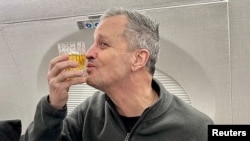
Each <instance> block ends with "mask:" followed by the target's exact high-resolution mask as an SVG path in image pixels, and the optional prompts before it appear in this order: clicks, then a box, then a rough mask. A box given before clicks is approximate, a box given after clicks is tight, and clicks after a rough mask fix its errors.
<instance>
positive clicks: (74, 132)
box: [23, 8, 213, 141]
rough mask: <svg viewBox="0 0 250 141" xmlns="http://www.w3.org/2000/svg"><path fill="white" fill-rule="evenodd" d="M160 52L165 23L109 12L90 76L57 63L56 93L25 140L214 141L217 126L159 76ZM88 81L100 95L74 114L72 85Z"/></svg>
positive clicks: (61, 59) (40, 108)
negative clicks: (211, 131)
mask: <svg viewBox="0 0 250 141" xmlns="http://www.w3.org/2000/svg"><path fill="white" fill-rule="evenodd" d="M158 52H159V32H158V24H157V23H155V22H154V21H153V20H151V19H150V18H149V17H147V16H145V15H142V14H140V13H138V12H136V11H133V10H126V9H122V8H112V9H109V10H108V11H106V12H105V13H104V15H102V17H101V20H100V23H99V25H98V27H97V28H96V30H95V32H94V42H93V44H92V46H91V47H90V48H89V50H88V51H87V54H86V55H87V59H88V66H87V73H88V75H87V76H86V77H82V75H83V73H82V72H80V71H64V69H65V68H69V67H76V66H77V63H76V62H72V61H69V60H68V56H67V55H61V56H58V57H56V58H54V59H52V60H51V63H50V67H49V71H48V84H49V90H50V93H49V96H46V97H43V98H42V99H41V101H40V102H39V104H38V105H37V110H36V114H35V118H34V121H33V123H32V124H31V125H30V126H29V128H28V129H27V132H26V134H25V135H24V137H23V139H24V140H32V141H33V140H36V141H38V140H42V141H47V140H51V141H58V140H63V141H111V140H113V141H123V140H126V141H152V140H157V141H163V140H168V141H184V140H185V141H204V140H207V125H208V124H213V121H212V120H211V119H210V118H209V117H208V116H207V115H205V114H203V113H201V112H199V111H198V110H196V109H195V108H194V107H192V106H190V105H188V104H186V103H185V102H183V101H182V100H180V99H179V98H177V97H176V96H174V95H172V94H169V93H168V92H167V91H166V90H165V89H164V87H163V86H162V85H161V84H160V82H159V81H157V80H155V79H153V74H154V71H155V63H156V61H157V56H158ZM68 78H71V79H68ZM85 82H86V83H87V84H88V85H90V86H93V87H95V88H97V89H99V90H100V91H99V92H97V93H95V94H93V96H91V97H89V98H88V99H87V100H85V101H84V102H83V103H81V104H80V105H79V106H78V107H76V108H75V110H74V111H73V112H72V113H71V114H70V115H68V116H66V113H67V105H66V103H67V100H68V90H69V87H70V86H71V85H75V84H80V83H85Z"/></svg>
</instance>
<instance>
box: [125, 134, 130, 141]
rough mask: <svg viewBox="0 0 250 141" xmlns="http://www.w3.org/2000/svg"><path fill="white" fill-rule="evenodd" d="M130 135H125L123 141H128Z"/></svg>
mask: <svg viewBox="0 0 250 141" xmlns="http://www.w3.org/2000/svg"><path fill="white" fill-rule="evenodd" d="M130 135H131V134H130V133H127V135H126V137H125V139H124V141H129V138H130Z"/></svg>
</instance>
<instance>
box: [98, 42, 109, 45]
mask: <svg viewBox="0 0 250 141" xmlns="http://www.w3.org/2000/svg"><path fill="white" fill-rule="evenodd" d="M100 44H101V46H108V44H107V43H105V42H101V43H100Z"/></svg>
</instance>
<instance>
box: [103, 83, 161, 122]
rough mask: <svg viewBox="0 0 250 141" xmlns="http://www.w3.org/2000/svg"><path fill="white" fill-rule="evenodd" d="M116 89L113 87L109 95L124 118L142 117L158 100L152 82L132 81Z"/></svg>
mask: <svg viewBox="0 0 250 141" xmlns="http://www.w3.org/2000/svg"><path fill="white" fill-rule="evenodd" d="M116 88H117V89H116ZM116 88H114V87H113V88H112V91H109V92H108V95H109V97H110V99H111V100H112V102H113V103H114V104H115V106H116V109H117V111H118V113H119V114H120V115H122V116H127V117H135V116H141V114H142V113H143V112H144V111H145V109H146V108H148V107H150V106H152V105H153V104H154V103H155V102H156V101H157V99H158V95H157V93H156V92H155V91H154V90H153V88H152V86H151V80H149V81H134V82H132V81H131V82H129V83H126V85H123V86H120V87H116Z"/></svg>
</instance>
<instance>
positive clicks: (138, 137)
mask: <svg viewBox="0 0 250 141" xmlns="http://www.w3.org/2000/svg"><path fill="white" fill-rule="evenodd" d="M152 87H153V88H154V89H155V90H156V92H157V93H158V95H159V100H158V101H157V102H156V103H155V104H154V105H153V106H151V107H149V108H147V109H146V110H145V111H144V113H143V114H142V115H141V117H140V118H139V120H138V121H137V123H136V124H135V125H134V127H133V128H132V130H131V132H130V133H127V131H126V128H125V126H124V125H123V122H122V121H121V119H120V116H119V115H118V113H117V111H116V109H115V107H114V105H113V103H112V102H111V100H110V99H108V97H107V95H106V94H105V93H103V92H97V93H95V94H94V95H93V96H91V97H89V98H88V99H86V100H85V101H84V102H83V103H81V104H80V105H78V106H77V107H76V108H75V110H74V111H73V112H72V113H71V114H70V115H68V116H66V115H67V109H66V108H65V109H62V110H56V109H54V108H53V107H51V106H50V104H49V103H48V100H47V96H46V97H43V98H42V99H41V100H40V102H39V103H38V105H37V109H36V113H35V118H34V121H33V122H32V123H31V124H30V126H29V127H28V129H27V131H26V133H25V135H23V137H22V139H23V140H25V141H207V133H208V132H207V127H208V124H213V121H212V120H211V119H210V117H208V116H207V115H205V114H204V113H202V112H200V111H198V110H196V109H195V108H194V107H192V106H191V105H189V104H187V103H185V102H184V101H182V100H181V99H179V98H178V97H176V96H174V95H172V94H170V93H168V92H167V91H166V90H165V89H164V87H163V86H162V85H161V84H160V83H159V82H158V81H156V80H153V82H152Z"/></svg>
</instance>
